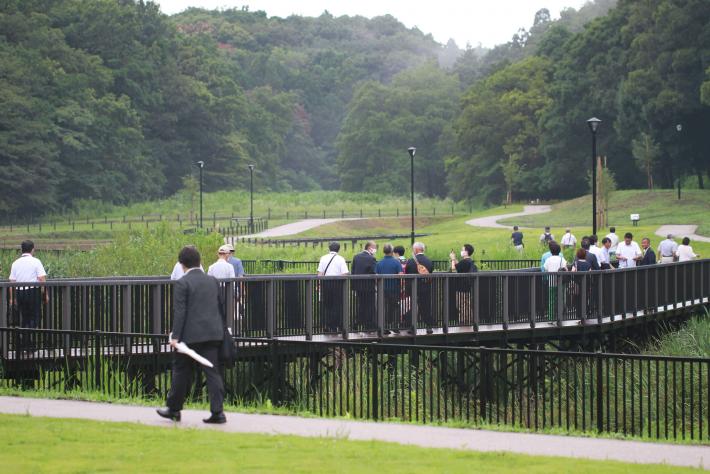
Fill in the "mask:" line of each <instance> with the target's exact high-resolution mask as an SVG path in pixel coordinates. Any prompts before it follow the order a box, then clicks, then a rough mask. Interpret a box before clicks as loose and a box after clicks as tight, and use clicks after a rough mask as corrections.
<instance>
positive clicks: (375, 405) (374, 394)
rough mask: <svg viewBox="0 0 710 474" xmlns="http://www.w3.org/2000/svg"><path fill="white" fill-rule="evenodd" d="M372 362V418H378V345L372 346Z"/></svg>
mask: <svg viewBox="0 0 710 474" xmlns="http://www.w3.org/2000/svg"><path fill="white" fill-rule="evenodd" d="M370 347H371V349H370V364H371V365H372V398H371V400H372V403H371V404H370V406H371V407H372V419H373V420H377V418H378V408H379V406H378V405H379V403H380V399H379V397H378V392H379V391H380V387H379V380H378V373H377V347H375V346H372V345H371V346H370Z"/></svg>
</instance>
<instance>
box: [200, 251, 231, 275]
mask: <svg viewBox="0 0 710 474" xmlns="http://www.w3.org/2000/svg"><path fill="white" fill-rule="evenodd" d="M229 247H230V246H228V245H222V246H221V247H220V248H219V250H218V251H217V261H216V262H215V263H213V264H212V265H210V267H209V268H208V269H207V274H208V275H209V276H213V277H215V278H217V279H218V280H221V279H225V278H234V275H235V274H234V266H233V265H232V264H231V263H229V261H228V260H229V256H230V255H231V254H230V252H229Z"/></svg>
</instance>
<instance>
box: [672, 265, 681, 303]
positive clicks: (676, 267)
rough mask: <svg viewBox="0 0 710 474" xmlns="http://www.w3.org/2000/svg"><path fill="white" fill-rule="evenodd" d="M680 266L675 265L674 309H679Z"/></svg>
mask: <svg viewBox="0 0 710 474" xmlns="http://www.w3.org/2000/svg"><path fill="white" fill-rule="evenodd" d="M679 266H680V265H679V264H677V263H675V264H673V309H676V308H678V267H679Z"/></svg>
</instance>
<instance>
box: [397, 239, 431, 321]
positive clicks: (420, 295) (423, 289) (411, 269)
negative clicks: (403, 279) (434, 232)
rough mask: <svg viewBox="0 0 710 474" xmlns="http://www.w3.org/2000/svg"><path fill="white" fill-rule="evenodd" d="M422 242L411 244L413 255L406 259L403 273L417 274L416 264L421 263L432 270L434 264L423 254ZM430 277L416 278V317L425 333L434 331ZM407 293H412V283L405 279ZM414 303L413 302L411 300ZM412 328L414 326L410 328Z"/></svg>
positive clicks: (429, 271)
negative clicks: (424, 327) (422, 324)
mask: <svg viewBox="0 0 710 474" xmlns="http://www.w3.org/2000/svg"><path fill="white" fill-rule="evenodd" d="M424 250H425V247H424V244H423V243H421V242H414V245H412V253H413V254H414V257H412V258H410V259H409V260H408V261H407V266H406V267H405V271H404V273H405V274H407V275H417V274H419V273H420V272H419V270H418V267H417V264H419V265H423V266H424V267H425V268H426V270H427V272H428V273H432V272H433V271H434V265H433V264H432V263H431V260H429V257H427V256H426V255H424ZM431 285H432V282H431V278H417V309H418V319H419V320H420V321H422V322H423V323H424V325H425V326H426V328H427V331H426V332H427V334H431V333H433V332H434V331H433V330H432V326H434V318H433V315H432V308H431ZM406 289H407V295H408V296H411V295H412V283H411V281H409V280H408V281H407V285H406ZM412 304H414V302H412ZM412 329H414V328H412Z"/></svg>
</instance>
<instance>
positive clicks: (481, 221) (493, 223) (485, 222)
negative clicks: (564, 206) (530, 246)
mask: <svg viewBox="0 0 710 474" xmlns="http://www.w3.org/2000/svg"><path fill="white" fill-rule="evenodd" d="M551 210H552V207H551V206H525V207H524V208H523V212H514V213H512V214H498V215H497V216H488V217H479V218H476V219H471V220H470V221H466V224H468V225H472V226H475V227H492V228H495V229H512V228H513V226H509V225H502V224H498V221H499V220H501V219H507V218H508V217H518V216H530V215H533V214H544V213H546V212H550V211H551ZM521 228H523V229H524V228H525V227H521Z"/></svg>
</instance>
